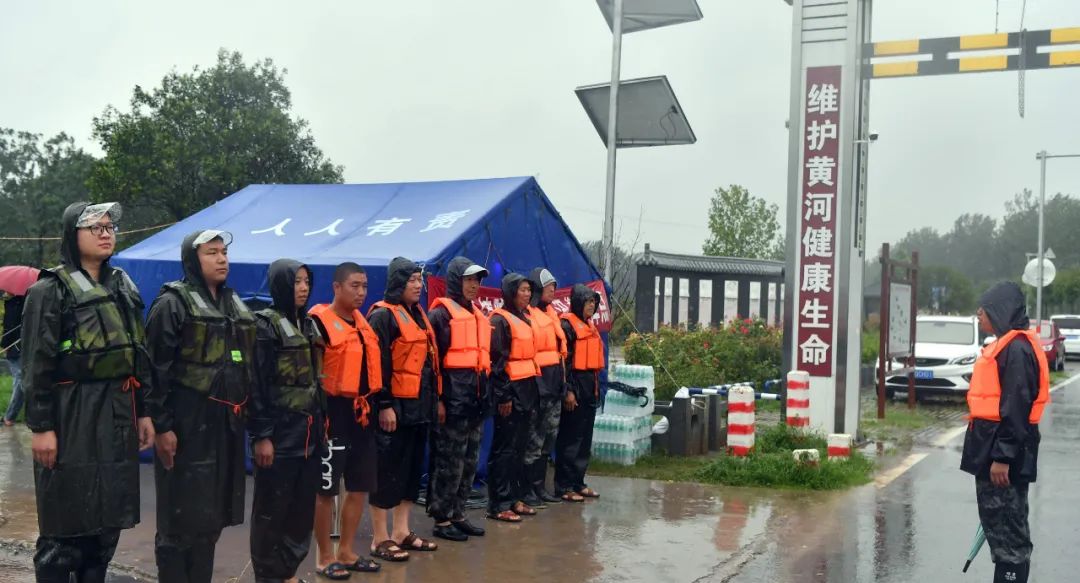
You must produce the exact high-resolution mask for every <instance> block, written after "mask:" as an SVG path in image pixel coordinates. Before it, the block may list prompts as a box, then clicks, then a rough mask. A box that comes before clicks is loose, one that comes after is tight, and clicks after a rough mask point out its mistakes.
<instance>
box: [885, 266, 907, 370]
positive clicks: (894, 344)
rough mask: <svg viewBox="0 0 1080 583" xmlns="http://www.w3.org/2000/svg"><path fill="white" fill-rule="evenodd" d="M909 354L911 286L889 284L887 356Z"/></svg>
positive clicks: (893, 356)
mask: <svg viewBox="0 0 1080 583" xmlns="http://www.w3.org/2000/svg"><path fill="white" fill-rule="evenodd" d="M898 356H911V286H910V285H909V284H906V283H890V284H889V358H895V357H898Z"/></svg>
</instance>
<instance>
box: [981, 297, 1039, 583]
mask: <svg viewBox="0 0 1080 583" xmlns="http://www.w3.org/2000/svg"><path fill="white" fill-rule="evenodd" d="M978 317H979V327H980V328H981V329H982V331H983V332H985V333H987V334H993V335H995V336H996V337H997V338H996V339H995V340H994V342H992V343H990V344H989V345H987V346H986V347H985V348H983V352H982V354H981V355H979V358H978V360H976V361H975V370H974V373H973V375H972V378H971V388H970V389H969V390H968V395H967V401H968V408H969V409H970V410H971V423H970V425H968V430H967V434H966V435H965V437H964V453H963V455H962V457H961V460H960V469H961V470H963V471H965V472H968V473H969V474H972V475H974V476H975V496H976V499H977V501H978V505H979V519H980V521H981V522H982V527H983V531H984V532H985V533H986V540H987V542H989V543H990V554H991V555H992V558H993V559H994V563H995V564H994V582H995V583H998V582H1005V581H1008V582H1010V583H1012V582H1015V583H1024V582H1026V581H1027V580H1028V571H1029V570H1030V568H1031V551H1032V548H1033V547H1032V544H1031V528H1030V527H1029V526H1028V486H1029V485H1030V484H1031V483H1032V482H1034V481H1035V478H1036V475H1037V469H1038V468H1037V466H1038V461H1039V440H1040V435H1039V421H1040V419H1041V418H1042V413H1043V410H1044V409H1045V408H1046V405H1047V404H1048V403H1049V402H1050V369H1049V366H1048V365H1047V362H1046V355H1045V354H1044V353H1043V350H1042V341H1041V340H1040V339H1039V338H1038V336H1037V335H1036V333H1035V332H1033V331H1032V330H1030V329H1029V326H1030V324H1029V321H1028V316H1027V306H1026V302H1025V300H1024V294H1023V292H1022V291H1020V286H1018V285H1016V284H1015V283H1011V282H1008V283H1002V284H998V285H996V286H994V287H993V288H991V289H990V291H988V292H986V293H985V294H984V295H983V297H982V298H980V300H979V311H978Z"/></svg>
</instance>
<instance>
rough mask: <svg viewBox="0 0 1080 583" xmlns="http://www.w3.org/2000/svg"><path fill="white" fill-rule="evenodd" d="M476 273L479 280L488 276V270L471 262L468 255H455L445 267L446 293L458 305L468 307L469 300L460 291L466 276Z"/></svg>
mask: <svg viewBox="0 0 1080 583" xmlns="http://www.w3.org/2000/svg"><path fill="white" fill-rule="evenodd" d="M470 275H476V276H479V278H480V279H481V280H483V279H484V278H485V277H487V276H488V270H486V269H484V268H483V267H481V266H479V265H477V264H475V263H473V261H472V260H471V259H469V258H468V257H455V258H453V259H451V260H450V264H449V265H448V266H447V267H446V295H447V296H448V297H449V298H450V299H452V300H454V302H455V303H457V304H458V305H460V306H465V307H468V306H469V305H470V303H471V302H469V301H468V300H466V299H465V293H464V292H463V291H462V287H463V284H464V280H465V277H466V276H470Z"/></svg>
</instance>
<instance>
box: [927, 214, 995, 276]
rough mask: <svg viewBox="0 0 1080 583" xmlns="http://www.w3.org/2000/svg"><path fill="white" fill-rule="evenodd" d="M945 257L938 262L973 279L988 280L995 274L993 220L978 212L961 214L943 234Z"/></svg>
mask: <svg viewBox="0 0 1080 583" xmlns="http://www.w3.org/2000/svg"><path fill="white" fill-rule="evenodd" d="M945 244H946V249H947V251H946V252H947V257H946V258H945V261H943V262H941V264H942V265H948V266H949V267H952V268H953V269H955V270H957V271H959V272H961V273H963V274H964V275H966V276H968V278H970V279H971V280H972V281H974V282H980V283H984V282H988V281H992V280H994V279H996V278H997V277H999V275H1000V274H999V273H998V271H999V268H998V262H997V261H994V260H992V259H991V258H994V257H997V256H998V253H999V251H998V248H999V245H998V239H997V221H995V220H994V219H992V218H990V217H988V216H986V215H981V214H967V213H965V214H963V215H960V217H959V218H958V219H956V222H955V223H953V228H952V231H949V233H948V234H947V235H945Z"/></svg>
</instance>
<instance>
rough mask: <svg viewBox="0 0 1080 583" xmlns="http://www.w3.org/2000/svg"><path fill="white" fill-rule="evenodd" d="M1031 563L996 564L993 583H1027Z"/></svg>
mask: <svg viewBox="0 0 1080 583" xmlns="http://www.w3.org/2000/svg"><path fill="white" fill-rule="evenodd" d="M1030 569H1031V563H1030V562H1028V563H1020V564H1019V565H1016V564H1013V563H996V564H995V565H994V583H1027V580H1028V571H1029V570H1030Z"/></svg>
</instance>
